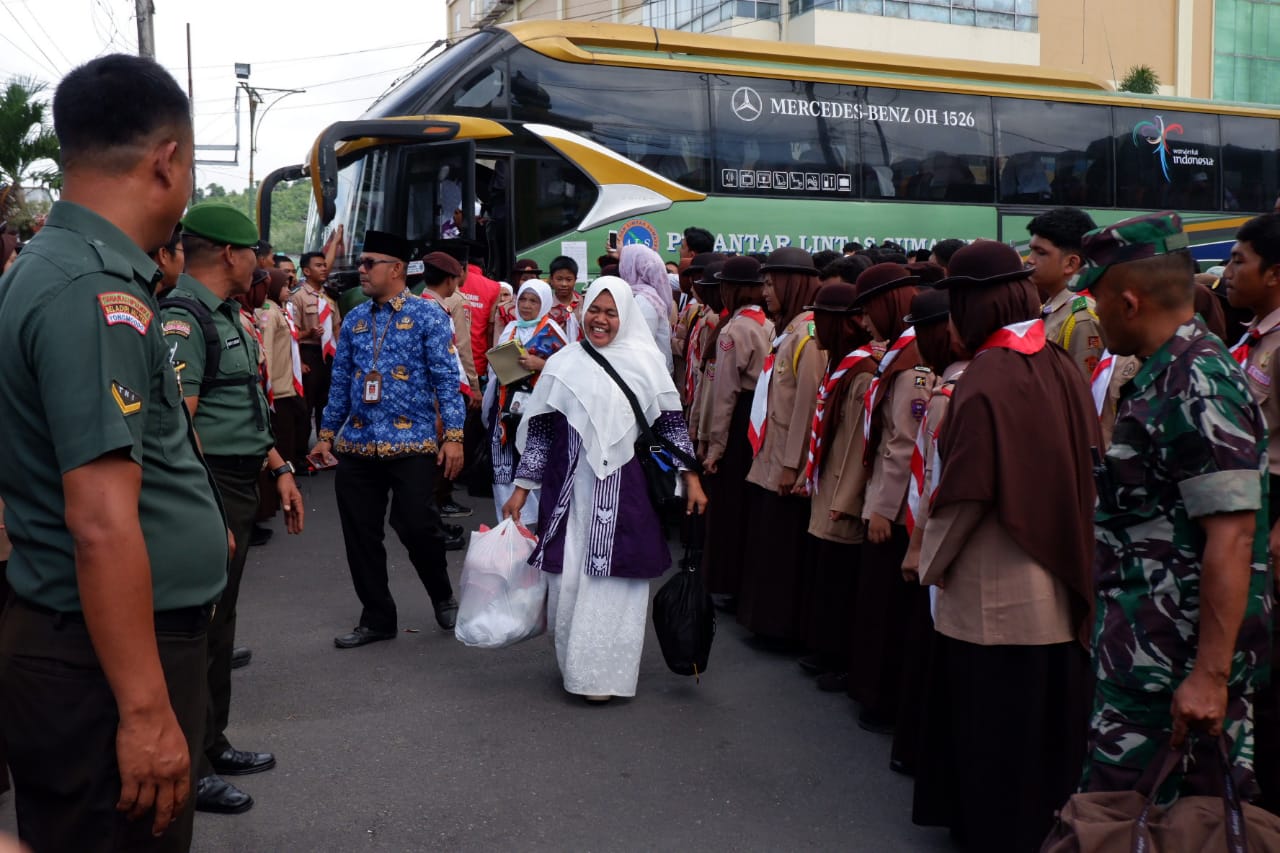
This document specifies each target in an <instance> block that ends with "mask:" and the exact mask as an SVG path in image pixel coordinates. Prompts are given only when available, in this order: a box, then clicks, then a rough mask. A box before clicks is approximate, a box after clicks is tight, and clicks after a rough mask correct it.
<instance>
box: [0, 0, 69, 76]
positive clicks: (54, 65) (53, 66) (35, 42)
mask: <svg viewBox="0 0 1280 853" xmlns="http://www.w3.org/2000/svg"><path fill="white" fill-rule="evenodd" d="M4 10H5V11H6V12H8V13H9V17H10V18H13V22H14V23H15V24H17V25H18V29H19V30H21V31H22V34H23V35H24V36H26V37H27V40H28V41H30V42H31V43H32V44H33V45H35V48H36V50H38V51H40V55H41V56H43V57H44V58H45V59H47V60H48V61H49V70H50V71H52V72H53V76H55V77H61V76H62V73H61V72H60V71H58V64H57V63H56V62H54V61H53V57H51V56H49V54H48V53H46V52H45V49H44V48H43V47H41V45H40V42H39V41H38V40H36V39H34V38H32V37H31V33H29V32H27V28H26V27H25V26H23V23H22V20H21V19H20V18H19V17H18V16H17V15H15V14H14V13H13V9H11V8H9V6H8V5H7V4H5V5H4ZM15 47H16V45H15Z"/></svg>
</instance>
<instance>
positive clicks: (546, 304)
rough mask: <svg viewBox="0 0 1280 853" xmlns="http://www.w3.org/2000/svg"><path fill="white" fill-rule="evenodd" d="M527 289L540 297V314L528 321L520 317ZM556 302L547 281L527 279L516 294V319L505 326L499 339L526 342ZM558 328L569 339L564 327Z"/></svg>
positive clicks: (562, 335)
mask: <svg viewBox="0 0 1280 853" xmlns="http://www.w3.org/2000/svg"><path fill="white" fill-rule="evenodd" d="M526 290H532V291H533V292H534V294H535V295H536V296H537V297H538V316H536V317H534V318H533V319H532V320H527V321H526V320H521V319H520V297H521V296H523V295H524V292H525V291H526ZM555 304H556V296H555V294H554V293H552V292H551V285H549V284H547V283H546V282H545V281H537V280H535V279H530V280H529V281H526V282H525V283H524V284H522V285H520V293H519V294H518V295H517V296H516V319H514V320H512V321H511V322H510V323H508V324H507V325H506V326H505V327H504V328H503V330H502V334H501V335H499V336H498V340H500V341H509V340H511V339H512V338H515V339H516V340H518V341H520V343H522V344H523V343H525V342H526V341H528V340H529V338H530V337H532V336H533V330H534V329H536V328H537V327H538V321H539V320H541V319H542V318H543V317H545V316H547V313H548V312H549V311H550V310H551V309H552V307H553V306H554V305H555ZM553 322H554V321H553ZM556 329H557V330H558V331H559V332H560V335H561V337H564V338H565V340H568V336H567V335H565V333H564V330H563V329H561V328H560V327H559V326H556Z"/></svg>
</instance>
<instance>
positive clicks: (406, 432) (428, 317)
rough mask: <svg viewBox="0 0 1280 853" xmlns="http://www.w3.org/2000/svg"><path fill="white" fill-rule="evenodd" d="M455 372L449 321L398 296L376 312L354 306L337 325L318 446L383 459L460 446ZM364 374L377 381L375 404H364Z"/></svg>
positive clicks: (370, 306) (368, 305) (367, 305)
mask: <svg viewBox="0 0 1280 853" xmlns="http://www.w3.org/2000/svg"><path fill="white" fill-rule="evenodd" d="M384 333H385V337H384ZM379 339H381V340H382V344H381V347H379V343H378V342H379ZM375 352H376V354H377V358H376V362H375ZM457 365H458V357H457V350H456V348H455V344H454V340H453V329H452V327H451V326H450V323H449V316H448V315H447V314H445V313H444V312H443V311H441V310H440V309H439V308H437V307H435V306H434V305H432V304H431V303H430V302H428V301H427V300H425V299H420V298H418V297H416V296H414V295H413V294H412V293H410V292H409V291H408V290H405V291H404V292H403V293H401V294H400V295H399V296H396V297H393V298H391V299H389V300H387V301H386V302H385V303H383V304H382V305H378V304H377V303H375V302H373V301H369V302H364V303H362V304H360V305H358V306H356V307H355V308H353V309H352V310H351V313H349V314H347V316H346V317H344V318H343V321H342V331H341V333H340V335H339V337H338V352H337V355H336V356H335V357H334V360H333V374H332V380H331V387H330V391H329V402H328V403H327V404H326V405H325V409H324V422H323V428H322V429H321V430H320V434H319V435H320V439H321V440H322V441H332V442H333V449H334V452H335V453H349V454H354V455H356V456H371V457H382V458H392V457H397V456H407V455H411V454H426V453H435V452H436V451H437V449H438V448H439V442H440V441H462V425H463V420H464V419H465V417H466V406H465V405H464V403H463V399H462V394H461V393H460V392H459V389H458V366H457ZM371 371H376V372H377V373H378V374H380V375H381V377H382V381H381V384H382V389H381V390H382V397H381V399H380V400H379V401H378V402H376V403H367V402H365V380H366V379H367V378H368V376H369V373H370V372H371ZM437 411H438V412H439V415H440V419H441V421H442V424H443V427H442V428H443V434H442V435H437V433H436V413H437Z"/></svg>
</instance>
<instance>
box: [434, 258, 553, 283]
mask: <svg viewBox="0 0 1280 853" xmlns="http://www.w3.org/2000/svg"><path fill="white" fill-rule="evenodd" d="M422 262H423V263H424V264H426V265H427V266H429V267H435V268H436V269H438V270H440V272H442V273H444V274H445V275H450V276H455V277H456V276H460V275H463V271H462V264H460V263H458V261H457V259H456V258H454V257H453V256H451V255H448V254H446V253H445V252H430V253H428V254H427V256H426V257H424V258H423V259H422ZM534 266H537V264H534Z"/></svg>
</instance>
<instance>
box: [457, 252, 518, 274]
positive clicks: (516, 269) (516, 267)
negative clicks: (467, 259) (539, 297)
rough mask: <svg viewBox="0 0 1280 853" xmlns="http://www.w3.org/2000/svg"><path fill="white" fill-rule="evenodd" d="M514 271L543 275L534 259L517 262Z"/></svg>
mask: <svg viewBox="0 0 1280 853" xmlns="http://www.w3.org/2000/svg"><path fill="white" fill-rule="evenodd" d="M432 254H443V253H436V252H433V253H432ZM514 269H515V272H516V273H517V274H519V273H526V272H531V273H533V274H534V275H542V270H540V269H539V268H538V262H537V261H535V260H533V259H532V258H525V259H524V260H522V261H516V265H515V267H514ZM459 275H461V273H459Z"/></svg>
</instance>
